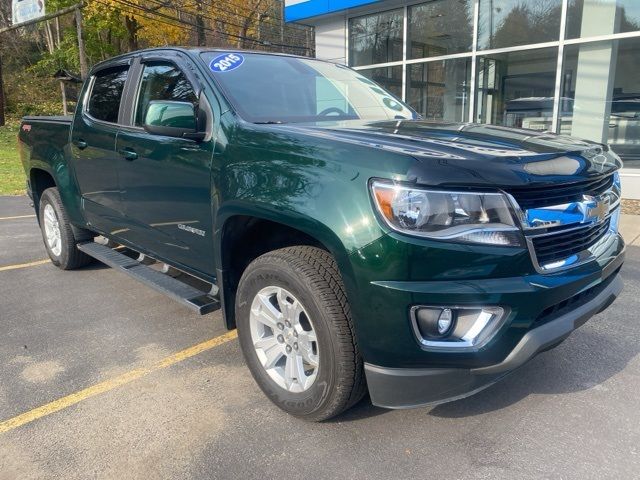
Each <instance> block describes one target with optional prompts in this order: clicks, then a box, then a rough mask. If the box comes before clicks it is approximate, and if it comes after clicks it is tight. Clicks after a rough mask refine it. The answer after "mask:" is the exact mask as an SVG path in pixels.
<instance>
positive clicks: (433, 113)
mask: <svg viewBox="0 0 640 480" xmlns="http://www.w3.org/2000/svg"><path fill="white" fill-rule="evenodd" d="M407 69H408V70H407V82H408V83H407V103H408V104H409V105H411V106H412V107H413V108H414V109H415V110H416V111H417V112H418V113H419V114H420V115H422V116H423V117H424V118H425V119H427V120H442V121H446V122H465V121H466V120H467V117H468V113H469V84H470V80H471V59H469V58H459V59H454V60H441V61H435V62H428V63H414V64H412V65H408V66H407Z"/></svg>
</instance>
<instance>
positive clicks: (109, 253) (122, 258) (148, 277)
mask: <svg viewBox="0 0 640 480" xmlns="http://www.w3.org/2000/svg"><path fill="white" fill-rule="evenodd" d="M78 249H79V250H80V251H82V252H84V253H86V254H87V255H89V256H91V257H93V258H95V259H96V260H99V261H101V262H102V263H104V264H106V265H108V266H110V267H112V268H115V269H116V270H120V271H121V272H124V273H126V274H127V275H129V276H130V277H133V278H135V279H136V280H138V281H140V282H142V283H144V284H145V285H147V286H148V287H151V288H153V289H154V290H156V291H158V292H160V293H163V294H165V295H166V296H168V297H171V298H172V299H174V300H177V301H178V302H180V303H182V304H183V305H185V306H187V307H189V308H191V309H192V310H195V311H196V312H198V313H199V314H200V315H205V314H207V313H211V312H214V311H216V310H218V309H219V308H220V302H219V301H218V299H217V298H215V297H213V296H212V295H210V294H209V293H207V292H203V291H202V290H199V289H197V288H195V287H192V286H191V285H187V284H186V283H184V282H181V281H180V280H177V279H175V278H173V277H170V276H168V275H165V274H164V273H162V272H159V271H158V270H154V269H152V268H149V267H148V266H146V265H143V264H141V263H140V262H138V261H137V260H135V259H133V258H131V257H128V256H126V255H124V254H122V253H120V252H118V251H116V250H112V249H111V248H109V247H107V246H106V245H101V244H99V243H95V242H86V243H79V244H78Z"/></svg>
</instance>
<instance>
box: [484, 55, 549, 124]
mask: <svg viewBox="0 0 640 480" xmlns="http://www.w3.org/2000/svg"><path fill="white" fill-rule="evenodd" d="M557 61H558V49H557V48H543V49H538V50H526V51H518V52H509V53H501V54H497V55H488V56H482V57H479V58H478V65H477V76H476V82H477V85H476V121H477V122H480V123H492V124H494V125H504V126H507V127H519V128H533V129H536V130H549V129H550V128H551V122H552V117H553V99H554V91H555V79H556V67H557Z"/></svg>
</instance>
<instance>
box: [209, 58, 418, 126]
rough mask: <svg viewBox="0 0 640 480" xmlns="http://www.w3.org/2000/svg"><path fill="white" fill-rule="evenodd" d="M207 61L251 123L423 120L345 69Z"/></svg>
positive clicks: (300, 62) (284, 61)
mask: <svg viewBox="0 0 640 480" xmlns="http://www.w3.org/2000/svg"><path fill="white" fill-rule="evenodd" d="M202 57H203V59H204V61H205V62H206V64H207V66H208V68H209V71H210V72H211V75H213V77H214V78H215V80H216V81H217V82H218V84H219V85H220V87H221V88H222V89H223V91H224V93H225V94H226V95H227V97H228V99H229V100H230V101H231V103H232V104H233V105H234V107H235V108H236V109H237V111H238V113H239V114H240V116H241V117H243V118H244V119H245V120H247V121H249V122H254V123H292V122H322V121H339V120H356V119H363V120H392V119H410V118H417V116H418V115H417V114H416V113H415V112H414V111H413V110H412V109H411V108H410V107H408V106H407V105H405V104H404V103H402V102H401V101H400V100H398V99H397V98H396V97H394V96H393V95H392V94H391V93H389V92H387V91H385V90H384V89H383V88H381V87H380V86H379V85H378V84H376V83H375V82H372V81H371V80H369V79H368V78H366V77H364V76H362V75H360V74H359V73H357V72H355V71H353V70H351V69H349V68H347V67H344V66H342V65H337V64H333V63H328V62H323V61H319V60H312V59H306V58H298V57H287V56H281V55H265V54H260V53H246V52H229V53H223V52H205V53H203V54H202Z"/></svg>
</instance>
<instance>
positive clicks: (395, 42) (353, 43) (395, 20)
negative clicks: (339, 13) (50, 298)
mask: <svg viewBox="0 0 640 480" xmlns="http://www.w3.org/2000/svg"><path fill="white" fill-rule="evenodd" d="M403 18H404V13H403V10H402V9H398V10H390V11H388V12H382V13H376V14H373V15H366V16H364V17H357V18H352V19H350V20H349V65H351V66H353V67H357V66H360V65H371V64H374V63H386V62H395V61H399V60H402V44H403V35H402V30H403V28H402V26H403V23H404V20H403Z"/></svg>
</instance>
